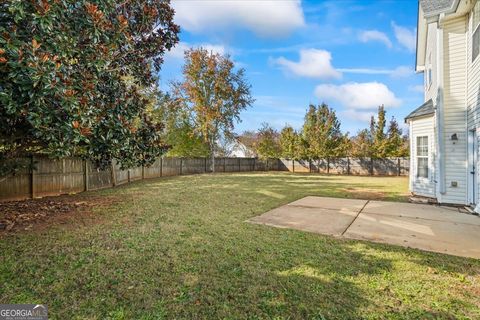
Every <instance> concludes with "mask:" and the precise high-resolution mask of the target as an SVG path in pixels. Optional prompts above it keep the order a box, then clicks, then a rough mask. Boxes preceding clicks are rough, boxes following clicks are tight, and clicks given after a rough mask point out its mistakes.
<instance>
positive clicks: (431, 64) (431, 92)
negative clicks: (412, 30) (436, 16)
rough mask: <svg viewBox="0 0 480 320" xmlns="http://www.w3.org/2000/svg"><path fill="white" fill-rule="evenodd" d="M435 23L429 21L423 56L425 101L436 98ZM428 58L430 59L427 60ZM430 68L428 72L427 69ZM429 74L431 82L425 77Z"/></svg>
mask: <svg viewBox="0 0 480 320" xmlns="http://www.w3.org/2000/svg"><path fill="white" fill-rule="evenodd" d="M436 47H437V23H436V22H435V23H430V24H429V25H428V28H427V46H426V51H425V56H426V57H427V60H426V61H425V68H426V70H425V75H424V76H425V101H428V100H429V99H432V100H433V101H435V99H436V98H437V93H438V92H437V89H438V84H437V61H436V59H435V57H436V55H437V51H436ZM429 60H430V61H429ZM428 68H430V74H429V71H428ZM429 76H431V83H428V81H427V79H428V77H429Z"/></svg>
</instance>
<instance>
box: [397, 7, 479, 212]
mask: <svg viewBox="0 0 480 320" xmlns="http://www.w3.org/2000/svg"><path fill="white" fill-rule="evenodd" d="M479 25H480V0H478V1H476V0H420V1H419V6H418V25H417V52H416V71H417V72H423V74H424V86H425V90H424V91H425V97H424V103H423V104H422V105H421V106H419V107H418V108H417V109H415V110H414V111H413V112H411V113H410V114H409V115H408V116H407V117H406V119H405V121H406V122H407V123H408V124H409V128H410V148H411V150H410V151H411V153H410V154H411V168H412V169H411V172H410V190H411V192H412V193H414V194H416V195H420V196H425V197H431V198H435V199H436V200H437V201H438V202H439V203H449V204H460V205H471V206H476V211H477V212H478V211H480V205H479V203H480V201H479V199H480V197H479V192H480V183H479V182H480V179H479V175H478V171H479V170H477V168H476V167H477V162H478V146H479V137H480V27H479Z"/></svg>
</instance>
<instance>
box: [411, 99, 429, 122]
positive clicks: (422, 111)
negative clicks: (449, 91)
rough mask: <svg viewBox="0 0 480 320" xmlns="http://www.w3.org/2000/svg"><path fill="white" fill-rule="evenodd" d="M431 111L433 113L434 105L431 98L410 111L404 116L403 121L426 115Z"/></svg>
mask: <svg viewBox="0 0 480 320" xmlns="http://www.w3.org/2000/svg"><path fill="white" fill-rule="evenodd" d="M433 113H435V107H434V106H433V100H432V99H429V100H428V101H427V102H425V103H424V104H422V105H421V106H420V107H418V108H417V109H415V110H413V111H412V112H410V114H409V115H408V116H406V117H405V122H407V120H410V119H414V118H418V117H422V116H427V115H430V114H433Z"/></svg>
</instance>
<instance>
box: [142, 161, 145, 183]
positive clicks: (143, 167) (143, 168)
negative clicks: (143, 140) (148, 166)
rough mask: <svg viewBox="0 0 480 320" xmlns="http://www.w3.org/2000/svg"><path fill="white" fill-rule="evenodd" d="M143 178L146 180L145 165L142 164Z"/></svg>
mask: <svg viewBox="0 0 480 320" xmlns="http://www.w3.org/2000/svg"><path fill="white" fill-rule="evenodd" d="M142 180H145V166H144V165H143V164H142Z"/></svg>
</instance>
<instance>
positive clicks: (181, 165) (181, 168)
mask: <svg viewBox="0 0 480 320" xmlns="http://www.w3.org/2000/svg"><path fill="white" fill-rule="evenodd" d="M182 174H183V158H180V175H182Z"/></svg>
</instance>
